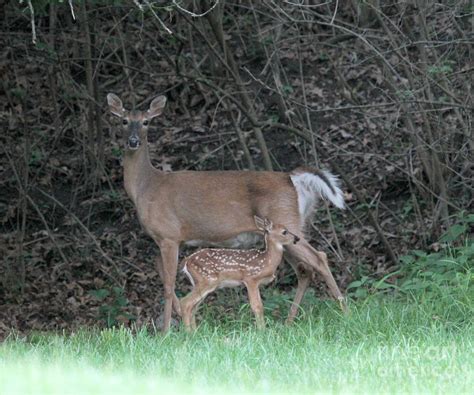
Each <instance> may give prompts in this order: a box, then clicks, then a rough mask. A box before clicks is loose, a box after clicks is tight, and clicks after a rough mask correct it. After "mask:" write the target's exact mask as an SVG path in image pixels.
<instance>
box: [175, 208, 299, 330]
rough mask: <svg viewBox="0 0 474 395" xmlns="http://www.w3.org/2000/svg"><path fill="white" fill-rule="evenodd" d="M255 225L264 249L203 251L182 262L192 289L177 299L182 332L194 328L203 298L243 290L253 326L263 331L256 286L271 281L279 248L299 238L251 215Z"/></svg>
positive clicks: (279, 226)
mask: <svg viewBox="0 0 474 395" xmlns="http://www.w3.org/2000/svg"><path fill="white" fill-rule="evenodd" d="M254 220H255V225H256V227H257V229H258V230H260V231H262V232H263V233H264V236H265V250H263V251H261V250H257V249H252V250H235V249H213V248H206V249H202V250H199V251H197V252H195V253H194V254H191V255H190V256H188V257H187V258H185V259H184V260H183V264H184V265H183V272H184V273H185V274H186V275H187V276H188V278H189V280H190V281H191V284H192V285H193V290H192V291H191V292H190V293H189V294H188V295H187V296H185V297H184V298H183V299H181V313H182V315H183V322H184V325H185V327H186V330H188V331H189V330H193V329H196V319H195V313H196V310H197V307H198V306H199V304H200V303H201V302H202V301H203V300H204V298H205V297H206V296H207V295H208V294H209V293H211V292H212V291H214V290H215V289H216V288H226V287H236V286H239V285H242V284H243V285H245V286H246V287H247V291H248V296H249V301H250V306H251V308H252V311H253V312H254V314H255V318H256V321H257V327H258V328H263V327H264V326H265V321H264V317H263V305H262V300H261V298H260V290H259V286H260V284H268V283H269V282H271V281H273V280H274V278H275V270H276V268H277V267H278V265H279V264H280V262H281V260H282V256H283V246H284V245H287V244H291V243H294V244H296V243H297V242H298V241H299V240H300V238H299V237H298V236H297V235H295V234H293V233H291V232H290V231H289V230H288V229H286V228H285V227H284V226H283V225H275V226H273V224H272V222H271V221H269V220H268V219H266V218H265V219H261V218H260V217H257V216H255V217H254Z"/></svg>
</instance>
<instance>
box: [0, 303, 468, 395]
mask: <svg viewBox="0 0 474 395" xmlns="http://www.w3.org/2000/svg"><path fill="white" fill-rule="evenodd" d="M470 302H471V301H470V299H469V298H465V299H463V298H457V299H455V300H451V303H450V302H449V300H438V301H436V303H435V302H429V301H423V300H422V299H420V298H418V299H410V298H407V299H406V300H403V301H402V300H399V299H393V298H390V297H382V298H381V297H369V298H367V299H365V300H364V301H360V302H357V303H355V302H353V303H352V304H351V312H350V314H349V315H347V316H344V315H341V313H340V312H339V310H338V309H337V307H336V305H335V304H333V303H331V302H319V303H318V304H317V305H316V306H315V307H314V308H313V309H312V310H311V311H307V312H306V315H305V317H304V318H303V319H301V320H300V321H299V322H298V323H296V324H295V325H294V326H291V327H288V326H284V325H283V324H281V323H279V322H275V321H272V320H270V321H269V322H268V324H269V325H268V328H267V329H266V330H265V331H260V332H259V331H257V330H256V329H255V328H254V326H253V322H252V320H251V319H250V318H251V317H250V314H249V312H248V311H244V314H243V316H244V318H243V319H242V320H240V321H239V320H235V319H230V318H229V319H225V318H226V317H222V316H220V319H221V320H220V322H215V321H214V320H213V314H216V312H215V311H213V309H212V308H209V309H208V310H207V311H206V312H205V316H206V317H205V320H204V321H203V322H202V324H201V326H200V327H199V329H198V331H197V332H196V333H194V334H192V335H188V334H186V333H184V332H183V331H182V330H180V331H176V330H175V331H173V332H172V333H170V334H168V335H166V336H162V335H161V334H152V333H147V332H146V331H145V330H141V331H138V332H135V333H132V332H131V331H130V330H126V329H110V330H103V331H86V330H84V331H80V332H77V333H75V334H74V335H67V336H60V335H51V334H49V335H47V334H36V335H30V336H28V337H27V338H21V337H17V338H15V337H10V338H9V339H8V340H7V341H6V342H4V343H3V344H1V345H0V394H2V395H4V394H28V393H30V394H69V393H70V394H101V393H113V394H156V393H159V394H166V393H198V394H199V393H203V394H209V393H222V392H223V391H225V392H227V393H319V392H324V393H326V392H331V393H348V392H350V393H353V392H362V393H381V392H383V393H406V392H416V393H419V392H428V393H468V392H470V391H472V388H474V351H473V350H474V331H473V325H472V319H471V318H472V305H471V303H470ZM223 318H224V320H222V319H223ZM234 318H235V317H234ZM471 393H472V392H471Z"/></svg>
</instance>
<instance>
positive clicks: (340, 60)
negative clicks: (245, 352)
mask: <svg viewBox="0 0 474 395" xmlns="http://www.w3.org/2000/svg"><path fill="white" fill-rule="evenodd" d="M294 3H297V4H291V3H290V2H280V1H225V0H221V1H220V2H219V4H218V5H217V6H216V7H214V8H212V5H213V4H214V3H213V2H210V1H194V2H193V1H175V2H164V1H157V2H156V1H155V2H152V1H148V2H147V1H138V0H137V1H113V2H112V1H87V2H84V1H78V0H74V1H70V2H58V1H31V2H28V1H25V2H23V3H22V4H20V3H19V2H17V1H10V2H5V1H3V2H2V1H0V23H1V35H0V48H1V50H0V75H1V85H0V98H1V100H0V122H1V125H2V133H1V136H0V142H1V151H0V152H1V159H0V174H1V178H0V186H1V195H0V221H1V223H0V227H1V238H0V255H1V264H0V333H3V334H4V333H6V332H8V331H10V330H11V329H15V330H19V331H29V330H31V329H40V330H45V329H71V328H75V327H77V326H79V325H84V324H86V325H92V324H97V323H101V322H102V321H101V318H104V317H105V316H109V317H110V316H113V320H112V321H108V322H107V320H105V321H106V322H105V324H109V325H110V324H113V323H115V322H123V323H125V324H129V323H130V321H131V318H134V319H135V320H136V322H138V324H140V323H144V322H146V321H147V320H149V319H150V318H152V317H155V316H156V315H157V314H158V313H159V312H160V309H161V304H160V301H161V292H162V287H161V282H160V280H159V279H158V276H157V275H156V273H155V271H154V257H155V255H156V254H157V253H158V248H157V247H156V246H155V245H154V243H153V242H152V240H151V239H149V238H148V237H147V236H146V235H145V234H144V233H143V231H142V230H141V229H140V226H139V224H138V222H137V219H136V215H135V211H134V208H133V206H132V204H131V202H130V201H129V200H128V198H127V197H126V194H125V191H124V189H123V185H122V167H121V159H120V158H121V152H122V147H123V144H122V141H121V140H120V132H119V130H120V125H119V124H118V122H117V121H116V120H115V119H113V117H112V116H111V115H110V114H109V113H108V112H107V108H106V100H105V97H106V94H107V93H108V92H114V93H116V94H118V95H119V96H120V97H121V98H122V100H123V102H124V104H125V106H126V107H127V108H132V107H136V108H140V109H146V108H147V106H148V104H149V102H150V100H151V99H152V98H153V97H155V96H156V95H158V94H164V95H166V96H167V98H168V104H167V107H166V110H165V112H164V114H163V115H162V116H161V117H160V118H159V119H158V120H155V121H154V122H153V124H152V127H151V128H150V135H149V141H150V146H151V148H150V152H151V156H152V160H153V164H154V165H155V166H156V167H157V168H159V169H162V170H183V169H193V170H211V169H213V170H214V169H224V170H230V169H240V170H244V169H260V170H263V169H270V168H271V169H273V170H278V171H280V170H281V171H289V170H291V169H293V168H295V167H297V166H300V165H311V166H319V167H322V168H328V169H330V170H331V171H333V172H334V173H337V174H339V175H340V176H341V178H342V180H343V189H344V191H345V193H346V199H347V203H348V206H349V207H348V209H347V210H346V211H344V212H341V211H340V210H337V209H334V208H330V209H329V210H327V208H326V207H325V206H322V207H321V208H320V209H319V210H318V211H317V213H316V215H315V217H314V224H313V225H314V226H313V227H312V229H311V232H312V233H311V234H312V242H313V244H314V245H315V246H316V247H317V248H318V249H321V250H324V251H325V252H327V253H328V255H329V257H330V260H331V262H332V268H333V272H334V274H335V277H336V281H337V282H338V284H339V285H340V286H341V288H343V289H345V288H346V287H347V285H348V284H349V283H350V282H351V281H354V280H355V279H358V278H360V277H361V276H362V275H369V276H371V277H374V278H381V277H382V276H384V275H386V274H387V273H390V272H391V271H393V270H395V269H396V268H397V265H398V258H399V257H400V256H402V255H403V254H405V253H406V252H407V251H410V250H417V249H420V250H436V249H437V248H440V246H439V243H438V242H437V241H438V238H439V236H440V234H442V232H443V231H445V230H446V229H447V228H449V226H451V225H452V224H454V223H456V221H457V220H459V218H462V216H463V215H465V214H466V213H467V212H468V211H469V210H470V209H471V210H472V198H473V196H472V190H473V186H472V174H473V173H472V171H473V162H472V151H473V144H474V143H473V136H472V130H473V128H472V122H473V119H472V111H473V109H474V108H473V107H474V106H473V102H472V71H473V48H474V47H473V45H472V44H473V42H474V38H473V27H474V26H473V18H472V15H473V8H472V3H471V2H470V1H446V2H436V3H435V2H431V1H423V0H419V1H408V2H406V1H403V2H402V1H398V2H397V1H377V0H370V1H369V0H367V1H356V0H353V1H339V2H335V1H330V2H326V1H302V2H297V1H294ZM71 7H72V9H71ZM209 10H210V12H207V13H206V11H209ZM32 11H33V13H32ZM202 13H206V14H205V15H202V16H198V15H200V14H202ZM73 16H74V17H75V19H74V17H73ZM32 23H33V25H34V27H35V31H34V33H33V31H32ZM167 29H168V30H169V31H170V32H168V31H167ZM33 40H35V44H33V42H32V41H33ZM187 252H189V251H186V250H185V251H184V253H187ZM278 279H279V281H278V282H277V284H276V285H275V287H277V288H276V290H278V292H281V293H282V294H285V295H287V294H289V292H290V290H291V288H292V287H293V286H294V285H295V282H296V280H295V277H294V274H293V273H292V272H291V269H289V267H287V266H282V268H281V269H280V271H279V275H278ZM314 284H315V285H316V289H317V290H318V293H319V294H321V295H324V293H325V290H324V288H323V287H320V284H319V282H318V281H315V282H314ZM177 288H178V289H179V290H180V292H181V294H182V293H183V292H187V290H188V289H189V284H188V282H187V280H184V279H183V278H182V277H179V279H178V286H177ZM222 303H224V304H225V300H224V302H222ZM113 309H115V310H113ZM282 314H283V315H284V314H286V313H282Z"/></svg>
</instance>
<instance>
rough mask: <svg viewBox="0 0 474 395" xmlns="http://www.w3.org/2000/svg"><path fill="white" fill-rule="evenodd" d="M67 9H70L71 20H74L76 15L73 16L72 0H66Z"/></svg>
mask: <svg viewBox="0 0 474 395" xmlns="http://www.w3.org/2000/svg"><path fill="white" fill-rule="evenodd" d="M68 3H69V8H70V9H71V15H72V19H74V20H76V15H75V14H74V7H73V6H72V0H68Z"/></svg>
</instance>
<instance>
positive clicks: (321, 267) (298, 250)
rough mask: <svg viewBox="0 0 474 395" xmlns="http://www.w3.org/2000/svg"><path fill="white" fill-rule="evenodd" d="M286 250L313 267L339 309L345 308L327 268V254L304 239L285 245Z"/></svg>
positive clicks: (344, 309) (342, 298) (340, 294)
mask: <svg viewBox="0 0 474 395" xmlns="http://www.w3.org/2000/svg"><path fill="white" fill-rule="evenodd" d="M287 249H288V251H289V252H290V254H291V255H293V256H294V257H295V258H296V259H298V260H299V261H303V262H304V263H306V264H307V265H309V266H311V267H312V268H314V269H315V270H316V271H317V272H318V273H319V274H321V276H323V279H324V281H325V283H326V284H327V286H328V288H329V292H330V293H331V295H332V296H333V297H334V299H336V300H338V301H339V304H340V306H341V309H342V310H343V311H346V310H347V306H346V303H345V300H344V297H343V296H342V293H341V291H340V290H339V287H338V286H337V284H336V281H335V280H334V277H333V275H332V273H331V270H330V269H329V265H328V259H327V255H326V254H325V253H324V252H322V251H317V250H315V249H314V248H313V247H312V246H311V245H310V244H309V243H308V242H307V241H306V240H305V239H301V240H300V241H299V242H298V244H290V245H288V246H287Z"/></svg>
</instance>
